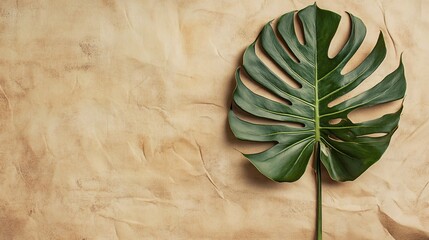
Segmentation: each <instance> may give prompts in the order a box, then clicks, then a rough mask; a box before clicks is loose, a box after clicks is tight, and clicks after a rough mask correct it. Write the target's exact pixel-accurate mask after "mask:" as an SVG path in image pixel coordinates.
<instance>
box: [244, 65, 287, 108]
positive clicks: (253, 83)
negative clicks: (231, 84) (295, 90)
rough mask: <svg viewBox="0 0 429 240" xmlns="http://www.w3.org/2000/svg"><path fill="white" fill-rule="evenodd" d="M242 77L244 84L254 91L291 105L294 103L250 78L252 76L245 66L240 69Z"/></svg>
mask: <svg viewBox="0 0 429 240" xmlns="http://www.w3.org/2000/svg"><path fill="white" fill-rule="evenodd" d="M240 77H241V81H242V82H243V84H244V85H246V87H247V88H249V89H250V90H251V91H252V92H254V93H256V94H258V95H260V96H263V97H266V98H268V99H271V100H273V101H276V102H279V103H283V104H286V105H289V106H290V105H292V103H291V102H290V101H289V100H287V99H284V98H281V97H279V96H277V95H275V94H274V93H272V92H271V91H269V90H267V89H266V88H265V87H263V86H261V85H260V84H259V83H257V82H256V81H254V80H253V79H252V78H250V76H249V75H248V74H247V72H246V70H245V69H244V68H241V70H240Z"/></svg>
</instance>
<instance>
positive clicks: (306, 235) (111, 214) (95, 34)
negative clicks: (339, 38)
mask: <svg viewBox="0 0 429 240" xmlns="http://www.w3.org/2000/svg"><path fill="white" fill-rule="evenodd" d="M312 3H313V1H307V0H305V1H304V0H302V1H297V0H295V1H291V0H289V1H288V0H276V1H256V0H255V1H246V0H242V1H210V0H198V1H190V0H183V1H173V0H172V1H159V0H152V1H150V0H144V1H138V0H124V1H119V0H116V1H115V0H100V1H96V0H94V1H85V0H78V1H67V0H58V1H53V0H39V1H30V0H16V1H15V0H13V1H9V0H4V1H1V3H0V32H1V33H0V116H1V117H0V129H1V134H0V140H1V142H0V157H1V158H0V159H1V164H0V238H1V239H79V240H83V239H85V240H89V239H313V238H314V231H315V182H314V175H313V172H312V169H311V165H310V166H309V167H308V169H307V171H306V173H305V174H304V176H303V177H302V178H301V179H300V180H299V181H297V182H295V183H292V184H287V183H284V184H279V183H274V182H271V181H270V180H267V179H266V178H264V177H263V176H261V175H260V174H259V173H258V172H257V171H256V170H255V169H254V168H253V167H252V166H251V165H250V164H249V163H248V162H247V160H245V159H244V157H243V156H242V155H241V154H240V152H239V151H245V152H253V151H257V150H262V149H263V148H261V146H260V145H258V144H254V143H245V142H240V141H238V140H235V139H234V137H233V136H232V134H231V132H230V130H229V128H228V125H227V121H226V115H227V111H228V109H229V105H230V103H231V93H232V91H233V88H234V85H235V82H234V79H233V75H234V70H235V68H236V67H237V66H238V65H240V64H241V56H242V54H243V51H244V49H245V47H246V46H248V45H249V44H250V43H251V42H252V41H253V40H254V39H255V38H256V37H257V34H258V32H259V31H260V30H261V28H262V26H263V25H264V24H265V23H266V22H268V21H269V20H271V19H274V18H277V17H279V16H280V15H281V14H283V13H286V12H289V11H292V10H295V9H301V8H303V7H305V6H307V5H309V4H312ZM318 5H319V6H320V7H321V8H326V9H329V10H333V11H335V12H337V13H341V14H342V15H343V16H345V12H344V11H349V12H351V13H353V14H354V15H356V16H358V17H360V18H361V19H362V20H363V21H364V23H365V24H366V26H367V28H368V37H367V40H366V43H365V44H364V46H366V48H365V47H363V48H362V49H361V50H360V51H359V52H358V53H357V57H356V59H355V61H356V62H358V61H359V60H362V58H363V57H364V56H365V54H367V53H368V51H369V50H368V49H370V47H371V46H372V45H371V44H374V43H375V40H376V37H377V34H378V29H381V30H382V31H383V33H384V35H385V39H386V43H387V47H388V56H387V59H386V60H385V62H384V64H383V66H382V67H381V68H380V71H378V72H377V73H376V74H375V76H374V79H378V80H380V79H381V78H382V77H383V76H385V74H387V73H389V72H391V71H392V70H393V69H394V68H395V67H396V66H397V64H398V61H399V54H400V53H401V52H404V55H403V59H404V64H405V67H406V77H407V81H408V89H407V96H406V100H405V102H404V104H405V109H404V112H403V116H402V119H401V122H400V127H399V129H398V131H397V132H396V134H395V135H394V137H393V139H392V142H391V145H390V147H389V148H388V150H387V152H386V153H385V155H384V156H383V158H382V159H381V160H380V161H379V162H378V163H376V164H375V165H374V166H373V167H371V168H370V169H369V170H368V171H367V172H366V173H365V174H363V175H362V176H361V177H360V178H359V179H357V180H356V181H354V182H348V183H333V182H331V181H329V180H328V179H325V181H324V185H323V214H324V215H323V218H324V219H323V221H324V222H323V226H324V239H359V240H362V239H396V240H408V239H412V240H420V239H429V178H428V176H429V157H428V156H429V148H428V147H427V144H428V143H429V141H428V140H429V139H428V134H429V124H428V122H429V121H428V120H429V104H428V103H429V94H427V92H426V90H427V88H428V82H427V76H428V74H429V68H428V67H427V63H428V57H427V56H428V55H429V47H428V44H427V41H428V37H429V30H428V27H427V26H428V25H429V18H428V17H427V12H428V11H429V2H428V1H424V0H421V1H418V0H414V1H411V0H410V1H406V2H404V1H401V0H385V1H372V0H365V1H358V0H354V1H340V0H336V1H327V0H326V1H318ZM342 24H343V25H342V26H345V28H346V27H347V24H344V23H342ZM238 150H239V151H238Z"/></svg>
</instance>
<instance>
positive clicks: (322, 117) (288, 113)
mask: <svg viewBox="0 0 429 240" xmlns="http://www.w3.org/2000/svg"><path fill="white" fill-rule="evenodd" d="M294 15H295V12H290V13H287V14H285V15H283V16H282V17H280V19H279V20H278V23H277V31H278V32H277V33H278V35H279V37H277V36H276V34H275V30H274V29H273V27H272V26H271V22H270V23H267V24H266V25H265V26H264V28H263V30H262V32H261V33H260V35H259V37H258V39H257V41H255V42H254V43H253V44H251V45H250V46H249V47H248V48H247V49H246V51H245V53H244V57H243V67H242V68H241V70H240V68H239V69H238V70H237V72H236V81H237V87H236V89H235V91H234V102H235V103H236V105H237V106H239V107H240V108H241V109H242V110H244V111H246V112H247V113H250V114H252V115H254V116H257V117H260V118H265V119H270V120H274V121H278V122H280V123H281V122H295V123H300V124H302V125H304V127H295V126H291V125H288V124H272V125H268V124H255V123H251V122H248V121H244V120H242V119H240V118H238V117H237V116H236V114H235V113H234V112H233V111H232V110H231V111H230V112H229V117H228V118H229V123H230V127H231V129H232V131H233V133H234V135H235V136H236V137H237V138H239V139H242V140H250V141H259V142H276V144H275V145H274V146H273V147H272V148H269V149H268V150H266V151H263V152H260V153H256V154H245V156H246V157H247V158H248V159H249V160H250V161H251V162H252V163H253V164H254V165H255V167H256V168H257V169H258V170H259V171H260V172H261V173H262V174H264V175H265V176H267V177H268V178H270V179H272V180H275V181H279V182H285V181H286V182H291V181H295V180H297V179H299V178H300V177H301V176H302V174H303V173H304V171H305V168H306V166H307V164H308V161H309V159H310V156H311V154H312V152H313V149H315V144H316V143H317V144H319V146H320V151H318V152H320V156H318V159H320V160H321V162H322V163H323V165H324V166H325V168H326V169H327V171H328V172H329V175H330V176H331V178H332V179H334V180H336V181H349V180H354V179H355V178H357V177H358V176H360V175H361V174H362V173H363V172H364V171H365V170H366V169H368V167H370V166H371V165H372V164H374V163H375V162H376V161H378V160H379V159H380V157H381V155H382V154H383V153H384V151H385V150H386V148H387V146H388V145H389V142H390V139H391V137H392V134H393V133H394V132H395V130H396V129H397V126H398V121H399V117H400V114H401V111H402V107H401V109H399V110H398V111H397V112H395V113H393V114H387V115H384V116H381V117H380V118H378V119H375V120H370V121H365V122H361V123H353V122H352V121H351V120H350V119H349V118H348V114H349V113H350V112H351V111H353V110H355V109H358V108H363V107H370V106H374V105H378V104H383V103H387V102H391V101H395V100H398V99H401V98H403V97H404V94H405V89H406V83H405V77H404V68H403V65H402V62H401V63H400V64H399V67H398V68H397V69H396V70H395V71H394V72H392V73H391V74H389V75H388V76H386V77H385V78H384V79H383V80H382V81H381V82H379V83H378V84H377V85H375V86H374V87H373V88H371V89H369V90H367V91H365V92H363V93H361V94H358V95H356V96H354V97H352V98H350V99H348V100H345V101H343V102H341V103H339V104H337V105H335V106H332V107H329V106H328V104H329V103H330V102H332V101H333V100H335V99H337V98H339V97H341V96H343V95H344V94H346V93H348V92H350V91H351V90H353V89H355V88H356V87H357V86H358V85H360V84H361V83H362V82H363V81H364V80H365V79H367V78H368V77H369V76H370V75H371V74H372V73H373V72H374V71H375V70H376V69H377V68H378V66H379V65H380V64H381V62H382V61H383V59H384V58H385V56H386V47H385V43H384V39H383V34H382V33H381V32H380V35H379V38H378V41H377V43H376V44H375V47H374V48H373V49H372V51H371V52H370V53H369V55H368V56H367V57H366V58H365V59H364V60H363V61H362V63H360V65H359V66H357V67H356V68H355V69H354V70H352V71H351V72H349V73H347V74H344V75H343V74H341V71H342V69H343V68H344V66H345V65H346V63H347V62H348V61H349V60H350V59H351V58H352V56H353V55H354V54H355V53H356V51H357V50H358V48H359V46H360V45H361V44H362V42H363V40H364V37H365V35H366V28H365V25H364V24H363V23H362V21H361V20H360V19H359V18H357V17H355V16H353V15H351V14H349V16H350V19H351V32H350V35H349V38H348V41H347V42H346V43H345V45H344V47H343V48H342V50H340V52H339V53H338V54H337V55H336V56H335V57H333V58H329V57H328V48H329V45H330V43H331V40H332V38H333V37H334V34H335V32H336V30H337V28H338V25H339V22H340V18H341V17H340V16H339V15H338V14H336V13H333V12H330V11H327V10H323V9H320V8H318V7H317V6H316V5H312V6H309V7H307V8H305V9H303V10H301V11H299V12H298V13H297V15H298V18H299V20H300V21H301V23H302V28H303V32H304V38H305V43H304V44H301V43H300V42H299V40H298V38H297V36H296V34H295V29H294ZM279 38H282V40H283V41H284V43H281V42H280V41H279ZM258 42H260V44H261V47H262V49H263V51H264V52H265V53H266V55H267V56H269V58H270V59H271V60H272V61H273V62H275V63H276V64H277V65H278V67H280V68H281V69H282V70H283V71H284V72H285V73H286V74H287V75H289V76H290V77H291V78H293V79H294V80H295V81H296V82H298V83H299V84H300V85H301V87H300V88H294V87H292V86H290V85H289V84H288V83H286V82H285V81H283V80H282V79H281V78H280V77H279V76H277V75H276V74H275V73H274V71H273V70H270V68H269V67H268V66H267V65H266V64H264V62H263V61H262V60H261V59H260V58H259V57H258V55H257V54H256V51H255V47H256V44H257V43H258ZM283 44H286V45H287V47H288V48H289V49H290V50H291V52H292V53H293V55H294V56H295V57H296V58H297V59H298V61H296V60H294V58H293V57H292V56H291V55H290V54H289V53H288V51H286V50H285V48H284V46H283ZM243 69H244V70H245V72H247V74H248V76H249V77H250V78H251V79H252V80H253V81H255V82H256V83H257V84H259V85H261V86H262V87H264V88H265V89H266V90H268V91H270V92H271V93H273V94H274V95H276V96H278V97H280V98H283V99H285V100H287V102H290V103H291V105H287V104H285V103H280V102H277V101H273V100H270V99H268V98H265V97H263V96H260V95H258V94H256V93H254V92H252V91H251V90H250V89H249V88H247V87H246V85H244V84H243V82H242V80H241V79H240V71H243ZM333 119H341V121H340V122H339V123H337V124H332V123H330V120H333ZM331 122H332V121H331ZM377 133H378V134H379V135H380V133H381V134H384V135H381V136H379V135H378V136H374V134H377Z"/></svg>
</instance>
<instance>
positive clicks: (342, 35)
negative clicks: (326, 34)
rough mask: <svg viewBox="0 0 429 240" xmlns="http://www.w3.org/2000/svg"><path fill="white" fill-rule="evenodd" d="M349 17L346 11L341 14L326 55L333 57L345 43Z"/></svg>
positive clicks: (349, 30) (349, 24) (349, 28)
mask: <svg viewBox="0 0 429 240" xmlns="http://www.w3.org/2000/svg"><path fill="white" fill-rule="evenodd" d="M351 27H352V25H351V19H350V15H349V14H347V13H342V14H341V21H340V24H339V26H338V28H337V31H336V32H335V35H334V37H333V38H332V41H331V44H330V45H329V48H328V57H329V58H331V59H332V58H334V57H335V56H336V55H337V54H338V53H339V52H340V51H341V49H342V48H343V47H344V45H345V44H346V43H347V40H348V39H349V37H350V32H351Z"/></svg>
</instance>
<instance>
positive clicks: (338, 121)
mask: <svg viewBox="0 0 429 240" xmlns="http://www.w3.org/2000/svg"><path fill="white" fill-rule="evenodd" d="M341 120H342V119H341V118H335V119H331V120H329V124H331V125H336V124H338V123H340V122H341Z"/></svg>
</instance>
